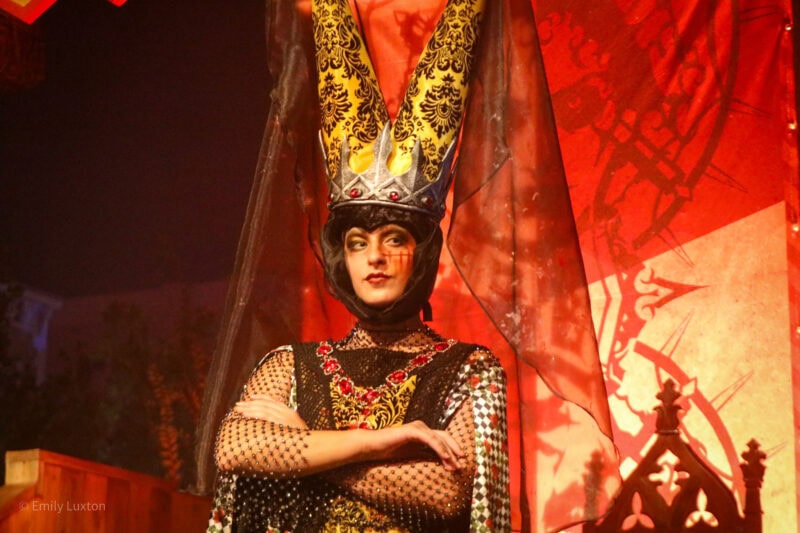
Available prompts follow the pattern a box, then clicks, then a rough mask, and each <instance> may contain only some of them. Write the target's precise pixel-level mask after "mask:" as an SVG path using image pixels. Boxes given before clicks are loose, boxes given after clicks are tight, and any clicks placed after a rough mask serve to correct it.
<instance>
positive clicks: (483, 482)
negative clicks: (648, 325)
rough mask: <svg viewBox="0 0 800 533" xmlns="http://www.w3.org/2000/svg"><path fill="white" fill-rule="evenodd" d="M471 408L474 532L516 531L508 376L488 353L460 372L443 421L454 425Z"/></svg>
mask: <svg viewBox="0 0 800 533" xmlns="http://www.w3.org/2000/svg"><path fill="white" fill-rule="evenodd" d="M466 405H469V407H470V411H471V413H472V428H473V433H474V434H473V441H472V446H473V456H474V461H475V467H474V468H475V470H474V477H473V478H472V508H471V510H470V525H469V530H470V531H471V532H476V531H477V532H489V531H511V500H510V497H509V474H508V430H507V426H506V407H507V404H506V375H505V372H504V371H503V367H502V366H500V363H499V361H498V360H497V358H496V357H495V356H494V355H493V354H492V353H491V352H490V351H489V350H487V349H485V348H481V349H478V350H475V351H474V352H473V353H472V354H471V355H470V356H469V357H468V358H467V360H466V361H465V362H464V365H463V366H462V367H461V370H460V372H459V374H458V378H457V379H456V384H455V386H454V387H453V389H452V391H451V394H450V396H449V397H448V398H447V409H446V410H445V413H444V417H445V418H446V419H452V420H455V419H456V418H457V417H458V413H459V412H461V411H464V410H465V409H464V406H466ZM451 417H452V418H451Z"/></svg>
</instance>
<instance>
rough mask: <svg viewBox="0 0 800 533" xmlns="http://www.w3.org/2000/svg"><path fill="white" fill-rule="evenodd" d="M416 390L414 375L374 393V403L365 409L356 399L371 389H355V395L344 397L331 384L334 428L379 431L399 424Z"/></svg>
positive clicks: (333, 384) (357, 387) (356, 387)
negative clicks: (394, 385)
mask: <svg viewBox="0 0 800 533" xmlns="http://www.w3.org/2000/svg"><path fill="white" fill-rule="evenodd" d="M416 387H417V376H411V377H409V378H408V379H407V380H405V381H404V382H403V383H402V384H400V385H399V386H397V387H392V388H388V389H384V390H383V391H381V392H380V393H377V391H375V392H376V397H375V400H374V401H373V402H372V403H371V404H370V405H369V407H361V405H360V402H359V401H358V398H362V397H364V396H365V395H367V394H369V393H370V392H372V390H370V389H367V388H365V387H359V386H355V394H353V395H350V396H345V395H343V394H341V392H340V390H339V387H338V385H337V384H336V383H334V382H333V381H331V382H330V389H331V404H332V407H333V419H334V421H335V422H336V429H354V428H361V429H383V428H387V427H390V426H399V425H401V424H402V423H403V420H404V419H405V416H406V411H407V410H408V404H409V403H410V402H411V397H412V396H413V395H414V390H415V389H416Z"/></svg>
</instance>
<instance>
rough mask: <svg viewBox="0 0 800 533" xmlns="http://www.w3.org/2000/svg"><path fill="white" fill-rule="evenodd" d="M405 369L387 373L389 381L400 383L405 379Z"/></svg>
mask: <svg viewBox="0 0 800 533" xmlns="http://www.w3.org/2000/svg"><path fill="white" fill-rule="evenodd" d="M406 375H407V374H406V371H405V370H396V371H394V372H392V373H391V374H389V378H388V379H389V381H390V382H392V383H395V384H397V383H402V382H404V381H405V380H406Z"/></svg>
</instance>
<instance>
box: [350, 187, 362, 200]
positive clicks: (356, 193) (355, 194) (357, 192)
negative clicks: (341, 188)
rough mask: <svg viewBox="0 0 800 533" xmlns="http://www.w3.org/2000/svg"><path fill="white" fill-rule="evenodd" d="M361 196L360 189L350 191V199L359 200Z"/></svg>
mask: <svg viewBox="0 0 800 533" xmlns="http://www.w3.org/2000/svg"><path fill="white" fill-rule="evenodd" d="M359 196H361V191H360V190H359V189H356V188H355V187H353V188H352V189H350V198H358V197H359Z"/></svg>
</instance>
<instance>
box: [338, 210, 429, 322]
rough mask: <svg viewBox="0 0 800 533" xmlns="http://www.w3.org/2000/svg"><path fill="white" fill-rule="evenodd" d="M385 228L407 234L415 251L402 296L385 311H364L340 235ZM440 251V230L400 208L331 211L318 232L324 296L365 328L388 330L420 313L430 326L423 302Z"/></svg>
mask: <svg viewBox="0 0 800 533" xmlns="http://www.w3.org/2000/svg"><path fill="white" fill-rule="evenodd" d="M385 224H397V225H398V226H401V227H403V228H405V229H407V230H408V231H409V232H410V233H411V235H413V236H414V240H415V241H416V243H417V245H416V247H415V248H414V264H413V271H412V273H411V277H410V278H409V280H408V284H407V285H406V288H405V291H404V292H403V294H402V295H401V296H400V298H398V299H397V300H396V301H395V302H393V303H392V304H390V305H389V306H387V307H382V308H377V307H372V306H370V305H367V304H366V303H364V301H362V300H361V299H360V298H359V297H358V296H356V293H355V291H354V289H353V284H352V282H351V281H350V275H349V274H348V272H347V265H346V264H345V260H344V234H345V233H346V232H347V230H348V229H350V228H353V227H359V228H363V229H365V230H367V231H372V230H374V229H375V228H378V227H380V226H383V225H385ZM441 251H442V230H441V229H440V228H439V225H438V224H437V223H436V222H434V221H433V219H431V217H430V216H428V215H425V214H422V213H417V212H415V211H410V210H407V209H402V208H391V207H383V206H366V205H361V206H355V205H353V206H341V207H339V208H337V209H335V210H334V211H331V213H330V215H329V216H328V220H327V222H326V223H325V227H324V228H323V229H322V254H323V261H324V268H325V279H326V281H327V283H328V290H329V291H330V292H331V294H333V295H334V296H335V297H336V298H337V299H338V300H340V301H341V302H342V303H343V304H344V305H345V307H347V309H348V310H349V311H350V312H351V313H353V314H354V315H355V316H356V318H358V319H359V320H361V321H364V322H368V323H370V324H391V323H394V322H401V321H403V320H406V319H408V318H411V317H413V316H414V315H418V314H419V312H420V310H423V311H424V312H425V313H424V314H425V315H426V317H425V318H426V319H427V320H430V317H429V315H430V306H429V304H428V298H430V295H431V292H433V286H434V284H435V283H436V272H437V270H438V268H439V254H440V253H441Z"/></svg>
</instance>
